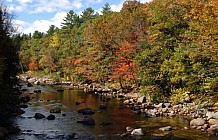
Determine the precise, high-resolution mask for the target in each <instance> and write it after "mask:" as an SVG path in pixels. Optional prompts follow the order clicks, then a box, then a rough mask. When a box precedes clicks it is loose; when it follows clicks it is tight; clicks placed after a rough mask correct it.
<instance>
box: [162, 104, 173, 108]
mask: <svg viewBox="0 0 218 140" xmlns="http://www.w3.org/2000/svg"><path fill="white" fill-rule="evenodd" d="M163 106H165V107H166V108H170V107H171V103H163Z"/></svg>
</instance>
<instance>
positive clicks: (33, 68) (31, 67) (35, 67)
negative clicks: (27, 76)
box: [28, 59, 39, 71]
mask: <svg viewBox="0 0 218 140" xmlns="http://www.w3.org/2000/svg"><path fill="white" fill-rule="evenodd" d="M28 68H29V70H31V71H36V70H38V69H39V67H38V65H37V64H36V60H35V59H32V60H31V62H30V63H29V65H28Z"/></svg>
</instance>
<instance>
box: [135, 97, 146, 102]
mask: <svg viewBox="0 0 218 140" xmlns="http://www.w3.org/2000/svg"><path fill="white" fill-rule="evenodd" d="M145 102H146V97H145V96H141V97H139V98H138V99H137V103H145Z"/></svg>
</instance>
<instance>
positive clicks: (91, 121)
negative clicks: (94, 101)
mask: <svg viewBox="0 0 218 140" xmlns="http://www.w3.org/2000/svg"><path fill="white" fill-rule="evenodd" d="M77 122H78V123H82V124H84V125H95V120H94V119H92V118H85V119H83V120H82V121H77Z"/></svg>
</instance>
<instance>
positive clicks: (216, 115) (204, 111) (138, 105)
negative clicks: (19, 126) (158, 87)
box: [19, 76, 218, 136]
mask: <svg viewBox="0 0 218 140" xmlns="http://www.w3.org/2000/svg"><path fill="white" fill-rule="evenodd" d="M19 79H21V80H23V81H26V82H28V83H29V84H30V86H31V84H52V85H67V88H69V89H73V88H77V89H78V88H79V89H83V90H84V91H85V92H90V93H92V94H96V95H98V96H101V97H102V98H104V100H110V99H111V98H121V99H122V101H123V104H125V105H126V106H128V107H129V108H130V109H132V110H133V113H137V114H141V115H144V116H145V117H161V116H166V117H176V116H185V117H187V119H188V120H190V128H187V127H186V128H184V129H197V130H199V131H203V132H207V133H208V134H209V135H213V136H218V112H217V109H218V106H217V104H215V103H209V102H204V103H198V104H197V103H195V102H193V99H192V97H191V95H189V94H187V95H186V96H185V98H184V99H183V100H182V101H181V102H180V103H179V104H173V103H170V102H164V103H159V104H152V103H150V102H149V101H148V99H147V98H146V97H145V96H141V95H139V94H137V93H125V92H124V91H122V90H116V89H110V88H108V87H105V86H102V85H100V84H93V83H88V82H82V83H72V82H64V81H63V82H55V81H54V80H52V79H51V78H49V77H43V78H38V79H37V78H31V77H28V76H19ZM160 130H162V131H171V130H172V127H171V126H166V127H164V128H160Z"/></svg>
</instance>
